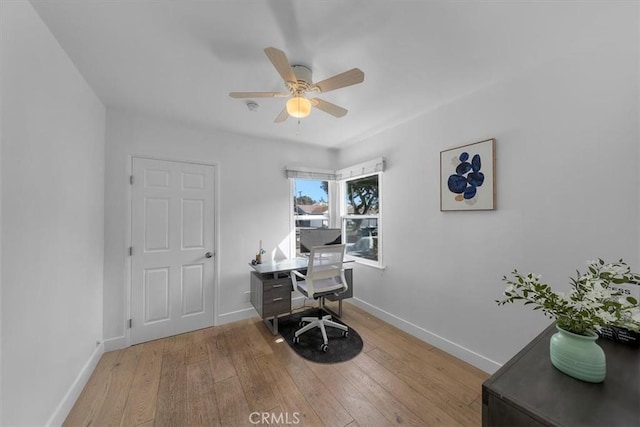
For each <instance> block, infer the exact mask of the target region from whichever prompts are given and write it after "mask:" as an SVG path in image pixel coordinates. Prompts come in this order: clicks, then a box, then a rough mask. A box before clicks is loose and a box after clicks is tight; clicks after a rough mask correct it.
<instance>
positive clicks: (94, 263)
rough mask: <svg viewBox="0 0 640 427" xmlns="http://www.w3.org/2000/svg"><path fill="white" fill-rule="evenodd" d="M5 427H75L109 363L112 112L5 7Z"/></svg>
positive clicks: (28, 9) (41, 28)
mask: <svg viewBox="0 0 640 427" xmlns="http://www.w3.org/2000/svg"><path fill="white" fill-rule="evenodd" d="M1 7H2V18H1V28H2V37H1V38H2V42H1V43H2V44H1V46H0V47H1V52H2V72H1V74H2V82H1V90H2V125H1V128H2V159H1V160H2V163H1V166H2V177H1V183H2V190H1V195H2V224H1V230H2V249H1V251H2V252H1V253H2V262H1V264H2V307H1V315H0V316H1V324H2V335H1V339H2V343H1V346H2V383H1V387H2V409H3V411H2V419H1V420H0V423H1V424H2V425H11V426H14V425H32V426H34V425H44V424H46V423H48V422H51V423H58V422H61V421H62V420H64V417H65V416H66V411H68V410H69V409H70V405H71V404H73V401H74V400H75V396H74V393H75V392H76V391H78V390H80V389H81V388H82V386H83V385H84V384H83V380H84V379H86V378H87V374H88V373H90V372H91V370H92V364H93V363H95V362H96V361H97V358H98V357H99V355H100V354H101V349H102V347H101V346H96V340H101V339H102V273H103V267H102V266H103V248H104V239H103V230H104V228H103V222H104V216H103V215H104V158H105V154H104V150H105V146H104V131H105V109H104V106H103V105H102V104H101V102H100V101H99V100H98V98H97V97H96V96H95V94H94V93H93V91H92V90H91V89H90V88H89V86H88V85H87V84H86V82H85V80H84V79H83V77H82V76H81V75H80V74H79V73H78V71H77V70H76V68H75V67H74V66H73V64H72V63H71V61H70V60H69V58H68V57H67V55H66V54H65V52H64V51H63V50H62V48H61V47H60V46H59V44H58V43H57V41H56V40H55V39H54V37H53V36H52V35H51V33H50V32H49V30H48V28H47V27H46V26H45V25H44V23H43V22H42V21H41V20H40V17H39V16H38V15H37V13H36V12H35V11H34V10H33V8H32V6H31V4H30V3H28V2H22V1H20V2H17V1H15V2H4V1H3V2H2V6H1Z"/></svg>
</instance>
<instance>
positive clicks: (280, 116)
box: [273, 107, 289, 123]
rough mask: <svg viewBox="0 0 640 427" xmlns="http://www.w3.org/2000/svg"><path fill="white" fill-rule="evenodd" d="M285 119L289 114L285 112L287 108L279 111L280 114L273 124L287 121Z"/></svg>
mask: <svg viewBox="0 0 640 427" xmlns="http://www.w3.org/2000/svg"><path fill="white" fill-rule="evenodd" d="M287 117H289V113H288V112H287V107H284V108H283V109H282V111H280V114H278V117H276V119H275V120H274V121H273V123H282V122H284V121H285V120H287Z"/></svg>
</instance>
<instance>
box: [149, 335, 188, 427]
mask: <svg viewBox="0 0 640 427" xmlns="http://www.w3.org/2000/svg"><path fill="white" fill-rule="evenodd" d="M172 338H175V337H172ZM172 338H170V339H169V340H168V341H167V342H166V343H165V348H164V356H163V358H162V370H161V373H160V385H159V387H158V401H157V406H156V418H155V425H156V426H181V425H184V422H185V419H186V418H187V414H186V411H187V409H186V399H187V365H186V363H185V362H186V341H185V340H184V339H181V338H179V339H172Z"/></svg>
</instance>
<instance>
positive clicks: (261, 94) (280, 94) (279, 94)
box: [229, 92, 290, 98]
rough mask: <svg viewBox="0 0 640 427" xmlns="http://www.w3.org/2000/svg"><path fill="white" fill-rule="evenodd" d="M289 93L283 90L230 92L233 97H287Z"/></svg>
mask: <svg viewBox="0 0 640 427" xmlns="http://www.w3.org/2000/svg"><path fill="white" fill-rule="evenodd" d="M289 95H290V94H288V93H283V92H229V96H230V97H232V98H286V97H287V96H289Z"/></svg>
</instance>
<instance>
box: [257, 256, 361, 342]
mask: <svg viewBox="0 0 640 427" xmlns="http://www.w3.org/2000/svg"><path fill="white" fill-rule="evenodd" d="M352 262H353V259H350V260H345V261H344V263H343V266H344V269H345V274H344V275H345V278H346V279H347V286H348V289H347V291H346V292H343V293H341V294H339V295H337V296H327V297H326V298H327V299H328V300H330V301H338V313H334V312H333V311H331V310H329V309H327V308H325V310H327V311H330V312H331V314H333V315H335V316H337V317H341V316H342V300H343V299H345V298H351V297H353V270H352V268H353V267H352V265H353V264H352ZM308 264H309V259H308V258H291V259H285V260H281V261H270V262H265V263H262V264H251V263H249V265H250V266H251V268H253V270H254V271H252V272H251V304H252V305H253V307H254V308H255V309H256V311H257V312H258V314H259V315H260V317H262V319H263V320H264V322H265V324H266V325H267V327H269V330H271V332H272V333H273V334H274V335H277V334H278V316H281V315H283V314H291V293H292V292H293V291H294V290H295V289H293V285H292V283H291V277H290V275H289V273H290V272H291V270H306V269H307V266H308ZM344 264H347V265H344Z"/></svg>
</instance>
